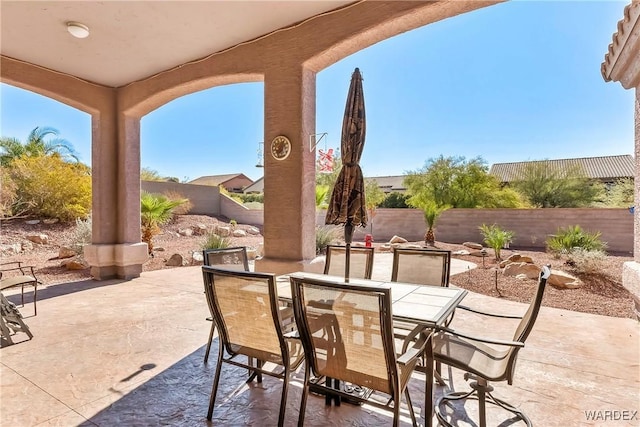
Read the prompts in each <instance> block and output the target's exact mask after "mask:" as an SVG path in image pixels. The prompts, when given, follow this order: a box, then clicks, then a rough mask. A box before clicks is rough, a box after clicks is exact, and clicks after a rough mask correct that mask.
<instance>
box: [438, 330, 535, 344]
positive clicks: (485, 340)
mask: <svg viewBox="0 0 640 427" xmlns="http://www.w3.org/2000/svg"><path fill="white" fill-rule="evenodd" d="M438 332H439V333H443V332H444V333H447V334H450V335H453V336H456V337H461V338H466V339H468V340H472V341H477V342H481V343H485V344H496V345H503V346H507V347H524V343H523V342H520V341H506V340H496V339H493V338H484V337H472V336H471V335H465V334H461V333H460V332H457V331H454V330H453V329H449V328H438Z"/></svg>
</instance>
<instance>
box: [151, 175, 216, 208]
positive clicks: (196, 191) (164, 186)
mask: <svg viewBox="0 0 640 427" xmlns="http://www.w3.org/2000/svg"><path fill="white" fill-rule="evenodd" d="M140 186H141V189H142V190H143V191H147V192H149V193H160V194H166V193H177V194H180V195H181V196H183V197H184V198H187V199H189V201H191V204H192V205H193V207H192V208H191V211H189V213H191V214H194V215H212V216H215V215H221V212H220V190H219V189H218V187H215V186H211V185H197V184H182V183H179V182H165V181H141V182H140Z"/></svg>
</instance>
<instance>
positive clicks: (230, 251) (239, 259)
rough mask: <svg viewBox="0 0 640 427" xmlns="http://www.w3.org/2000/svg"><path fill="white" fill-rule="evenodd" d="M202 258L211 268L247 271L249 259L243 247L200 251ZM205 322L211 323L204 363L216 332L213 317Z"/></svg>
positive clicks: (207, 358)
mask: <svg viewBox="0 0 640 427" xmlns="http://www.w3.org/2000/svg"><path fill="white" fill-rule="evenodd" d="M202 258H203V264H204V265H208V266H211V267H222V268H226V269H229V270H242V271H249V257H248V256H247V248H246V247H245V246H238V247H233V248H220V249H205V250H203V251H202ZM207 320H208V321H209V322H211V330H210V331H209V340H208V341H207V351H205V353H204V363H207V362H208V361H209V352H210V351H211V342H212V341H213V334H214V333H215V331H216V324H215V322H214V321H213V317H207Z"/></svg>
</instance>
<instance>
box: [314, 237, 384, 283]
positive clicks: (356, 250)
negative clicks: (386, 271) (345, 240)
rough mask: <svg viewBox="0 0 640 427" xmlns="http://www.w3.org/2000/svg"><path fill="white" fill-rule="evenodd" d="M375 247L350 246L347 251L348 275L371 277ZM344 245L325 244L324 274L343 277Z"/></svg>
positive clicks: (345, 250)
mask: <svg viewBox="0 0 640 427" xmlns="http://www.w3.org/2000/svg"><path fill="white" fill-rule="evenodd" d="M374 250H375V248H366V247H362V246H352V247H351V251H350V253H349V277H353V278H357V279H371V273H372V271H373V254H374ZM346 254H347V247H346V246H338V245H327V256H326V261H325V264H324V274H330V275H332V276H342V277H344V271H345V270H344V268H345V265H346Z"/></svg>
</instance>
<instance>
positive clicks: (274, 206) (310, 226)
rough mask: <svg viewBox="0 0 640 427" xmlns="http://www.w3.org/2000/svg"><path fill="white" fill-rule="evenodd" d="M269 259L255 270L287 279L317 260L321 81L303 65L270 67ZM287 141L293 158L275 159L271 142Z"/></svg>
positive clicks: (267, 111) (266, 199)
mask: <svg viewBox="0 0 640 427" xmlns="http://www.w3.org/2000/svg"><path fill="white" fill-rule="evenodd" d="M264 97H265V102H264V111H265V120H264V122H265V123H264V126H265V130H264V152H265V155H264V160H265V161H264V165H265V170H264V257H263V258H262V259H261V260H259V261H258V262H257V266H256V269H258V270H261V271H268V272H274V273H287V272H291V271H296V270H303V269H305V268H307V266H308V263H309V261H310V260H311V259H313V258H314V257H315V149H314V150H310V149H309V135H311V134H313V133H315V106H316V75H315V72H313V71H311V70H309V69H305V68H304V67H303V66H302V65H298V64H297V65H289V66H287V65H284V64H282V63H277V64H273V65H272V66H270V67H269V68H268V69H267V71H266V73H265V79H264ZM278 135H284V136H286V137H287V138H289V140H290V141H291V154H290V155H289V156H288V157H287V158H286V159H284V160H276V159H275V158H274V157H273V156H272V155H271V141H272V140H273V139H274V138H275V137H276V136H278Z"/></svg>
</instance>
